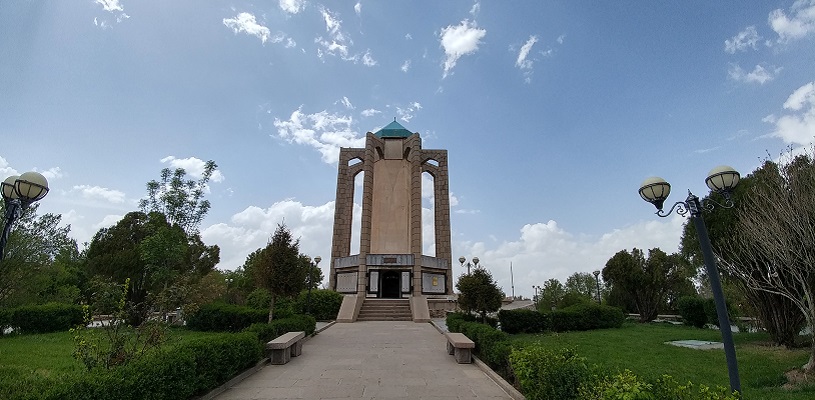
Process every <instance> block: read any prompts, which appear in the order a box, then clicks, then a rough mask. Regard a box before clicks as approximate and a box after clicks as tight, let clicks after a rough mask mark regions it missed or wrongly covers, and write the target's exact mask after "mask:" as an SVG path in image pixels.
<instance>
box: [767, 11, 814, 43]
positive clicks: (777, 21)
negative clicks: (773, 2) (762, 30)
mask: <svg viewBox="0 0 815 400" xmlns="http://www.w3.org/2000/svg"><path fill="white" fill-rule="evenodd" d="M767 20H768V21H767V22H768V23H769V24H770V27H771V28H772V29H773V31H775V33H776V34H778V42H779V43H785V42H788V41H790V40H794V39H801V38H804V37H806V36H807V35H809V34H810V33H813V32H815V0H797V1H796V2H795V3H793V4H792V6H791V7H790V9H789V14H787V13H785V12H784V11H783V10H781V9H776V10H773V11H772V12H771V13H770V15H769V17H768V18H767Z"/></svg>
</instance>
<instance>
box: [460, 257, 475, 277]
mask: <svg viewBox="0 0 815 400" xmlns="http://www.w3.org/2000/svg"><path fill="white" fill-rule="evenodd" d="M479 261H480V260H479V259H478V257H473V263H472V264H470V262H469V261H467V259H466V258H464V256H461V257H459V258H458V262H460V263H461V266H462V267H467V275H470V267H475V268H478V262H479ZM465 262H466V263H467V264H464V263H465ZM473 264H474V265H473Z"/></svg>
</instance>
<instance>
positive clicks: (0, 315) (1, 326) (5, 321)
mask: <svg viewBox="0 0 815 400" xmlns="http://www.w3.org/2000/svg"><path fill="white" fill-rule="evenodd" d="M10 326H11V310H9V309H8V308H0V336H3V332H4V331H5V330H6V328H8V327H10Z"/></svg>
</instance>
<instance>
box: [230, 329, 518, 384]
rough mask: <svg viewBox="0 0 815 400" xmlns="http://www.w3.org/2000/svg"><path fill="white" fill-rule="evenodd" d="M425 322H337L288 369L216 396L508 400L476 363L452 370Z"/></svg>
mask: <svg viewBox="0 0 815 400" xmlns="http://www.w3.org/2000/svg"><path fill="white" fill-rule="evenodd" d="M445 345H446V341H445V339H444V335H442V334H440V333H439V332H438V331H437V330H436V329H435V328H434V327H433V326H432V325H430V324H428V323H413V322H385V321H375V322H373V321H372V322H356V323H352V324H334V325H333V326H331V327H329V328H328V329H326V330H325V331H323V332H321V333H319V334H318V335H317V336H315V337H313V338H311V339H309V340H308V341H307V342H306V343H305V344H304V345H303V354H302V355H301V356H300V357H295V358H292V359H291V361H290V362H289V363H288V364H285V365H267V366H266V367H264V368H262V369H260V370H259V371H258V372H256V373H255V374H253V375H252V376H250V377H248V378H246V379H245V380H243V381H242V382H240V383H238V384H237V385H235V386H233V387H232V388H229V389H227V390H226V391H225V392H223V393H222V394H221V395H219V396H218V397H216V399H218V400H235V399H390V398H407V399H438V400H441V399H474V398H477V399H511V398H512V397H510V396H509V395H508V394H507V393H506V392H504V390H502V389H501V387H499V386H498V385H497V384H496V383H495V382H493V381H492V379H490V378H489V377H488V376H487V375H486V374H485V373H484V372H483V371H481V369H479V368H478V367H477V366H476V365H475V364H457V363H456V361H455V359H454V357H453V356H451V355H448V354H447V352H446V351H445Z"/></svg>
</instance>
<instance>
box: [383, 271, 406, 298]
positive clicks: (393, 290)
mask: <svg viewBox="0 0 815 400" xmlns="http://www.w3.org/2000/svg"><path fill="white" fill-rule="evenodd" d="M401 287H402V285H401V272H400V271H383V272H382V298H385V299H398V298H400V297H402V296H401V294H402V293H401V291H402V290H401Z"/></svg>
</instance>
